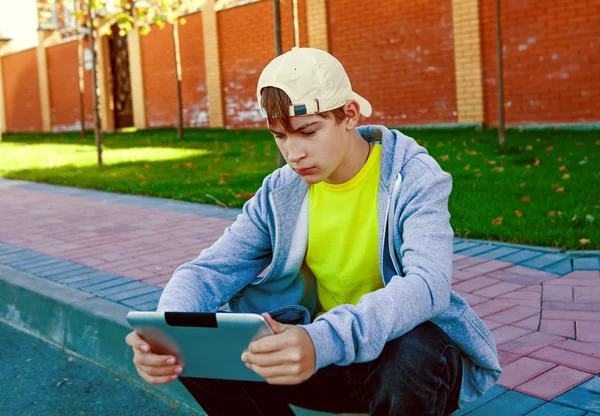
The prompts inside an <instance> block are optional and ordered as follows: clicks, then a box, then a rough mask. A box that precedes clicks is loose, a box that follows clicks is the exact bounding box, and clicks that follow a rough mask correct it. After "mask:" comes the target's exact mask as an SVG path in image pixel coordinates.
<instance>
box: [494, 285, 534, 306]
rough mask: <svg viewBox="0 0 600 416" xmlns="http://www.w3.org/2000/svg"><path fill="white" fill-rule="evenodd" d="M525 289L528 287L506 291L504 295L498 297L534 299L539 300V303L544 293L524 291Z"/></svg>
mask: <svg viewBox="0 0 600 416" xmlns="http://www.w3.org/2000/svg"><path fill="white" fill-rule="evenodd" d="M524 289H527V288H523V289H521V290H515V291H514V292H509V293H505V294H503V295H500V296H498V299H511V300H514V299H518V300H533V301H535V302H537V303H538V304H539V303H540V302H541V300H542V295H541V293H540V292H527V291H524Z"/></svg>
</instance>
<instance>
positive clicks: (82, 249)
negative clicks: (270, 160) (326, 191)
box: [0, 179, 600, 415]
mask: <svg viewBox="0 0 600 416" xmlns="http://www.w3.org/2000/svg"><path fill="white" fill-rule="evenodd" d="M238 213H239V210H234V209H224V208H219V207H214V206H207V205H201V204H192V203H186V202H178V201H170V200H164V199H157V198H149V197H140V196H132V195H119V194H110V193H105V192H98V191H90V190H82V189H75V188H67V187H59V186H52V185H44V184H36V183H30V182H22V181H9V180H3V179H0V218H1V219H2V220H1V221H0V278H2V277H3V276H9V275H11V274H12V276H13V280H14V276H17V275H19V276H21V274H22V275H23V276H32V278H34V279H35V278H39V279H45V280H46V281H48V282H49V283H50V284H51V285H52V286H51V287H52V288H59V290H63V291H67V290H69V291H73V290H76V291H77V293H81V295H82V296H83V295H85V296H87V297H84V298H82V301H81V303H82V304H85V303H86V302H88V303H91V302H100V301H102V302H104V303H102V305H103V306H102V307H101V308H100V309H102V308H108V309H111V308H112V309H114V308H116V306H118V307H123V308H125V309H124V310H127V309H138V310H153V309H155V308H156V305H157V302H158V299H159V297H160V293H161V291H162V288H163V287H164V286H165V285H166V283H167V281H168V280H169V278H170V277H171V275H172V273H173V271H174V269H175V268H176V267H177V266H179V265H180V264H182V263H184V262H186V261H189V260H192V259H193V258H195V257H196V256H197V255H198V254H199V253H200V251H201V250H202V249H204V248H206V247H209V246H210V245H211V244H212V243H213V242H214V241H215V240H216V239H217V238H218V237H219V236H220V235H221V234H222V232H223V230H224V229H225V228H226V227H227V226H228V225H229V224H231V223H232V221H233V220H234V219H235V217H236V216H237V214H238ZM454 248H455V255H454V274H453V288H454V289H455V290H456V291H457V292H458V293H459V294H461V296H463V297H464V298H465V299H467V301H468V302H469V303H470V304H471V305H472V306H473V308H474V310H475V311H476V312H477V314H478V315H479V316H480V317H482V318H483V320H484V323H485V324H486V325H487V326H488V327H489V328H490V329H491V330H492V334H493V335H494V338H495V340H496V343H497V345H498V350H499V354H500V360H501V364H502V366H503V369H504V374H503V376H502V378H501V379H500V382H499V383H498V386H496V387H494V388H493V389H492V390H490V391H489V392H488V393H487V394H486V395H484V396H483V397H481V398H480V399H479V400H478V401H476V402H475V403H472V404H470V405H469V406H468V407H467V408H465V409H462V410H461V412H457V414H469V415H479V414H482V415H484V414H485V415H488V414H500V413H502V414H503V415H524V414H532V415H554V414H557V415H558V414H561V415H583V414H586V412H596V413H599V414H600V378H598V377H597V376H598V374H600V257H599V254H600V253H598V252H563V251H560V250H556V249H548V248H541V247H530V246H518V245H510V244H502V243H490V242H487V241H477V240H464V239H458V238H457V239H456V240H455V246H454ZM2 267H4V268H2ZM23 279H25V277H23ZM38 286H39V285H38ZM44 287H45V286H44ZM49 287H50V286H49ZM60 288H63V289H60ZM0 289H1V288H0ZM65 293H66V292H65ZM69 293H75V292H69ZM3 301H4V299H3ZM0 304H2V302H0ZM110 305H116V306H115V307H114V308H113V307H112V306H110ZM9 306H10V305H9ZM12 308H13V309H14V308H18V306H14V305H13V306H12ZM13 309H10V307H8V309H6V308H5V309H0V318H3V319H5V320H10V319H13V318H14V316H15V311H14V310H13ZM95 313H99V312H98V307H97V306H96V307H95ZM11 317H13V318H11ZM13 321H14V319H13ZM120 347H121V346H114V347H112V348H116V349H118V348H120ZM122 347H124V344H123V346H122ZM121 355H122V354H121ZM530 412H531V413H530Z"/></svg>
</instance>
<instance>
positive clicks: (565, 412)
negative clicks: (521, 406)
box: [527, 403, 585, 416]
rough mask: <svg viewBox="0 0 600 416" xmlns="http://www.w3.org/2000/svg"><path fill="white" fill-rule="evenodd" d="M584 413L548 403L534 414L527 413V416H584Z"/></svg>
mask: <svg viewBox="0 0 600 416" xmlns="http://www.w3.org/2000/svg"><path fill="white" fill-rule="evenodd" d="M584 413H585V412H584V411H583V410H578V409H573V408H571V407H566V406H561V405H558V404H556V403H546V404H545V405H543V406H541V407H538V408H537V409H535V410H534V411H533V412H531V413H527V416H583V414H584Z"/></svg>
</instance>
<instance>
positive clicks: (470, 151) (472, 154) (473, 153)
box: [465, 149, 477, 156]
mask: <svg viewBox="0 0 600 416" xmlns="http://www.w3.org/2000/svg"><path fill="white" fill-rule="evenodd" d="M465 153H466V154H468V155H469V156H477V152H476V151H475V150H469V149H465Z"/></svg>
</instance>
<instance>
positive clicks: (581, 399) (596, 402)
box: [552, 388, 600, 413]
mask: <svg viewBox="0 0 600 416" xmlns="http://www.w3.org/2000/svg"><path fill="white" fill-rule="evenodd" d="M552 402H553V403H557V404H562V405H564V406H569V407H574V408H576V409H581V410H585V411H587V412H594V413H600V394H595V393H592V392H590V391H587V390H583V389H579V388H575V389H573V390H570V391H568V392H566V393H564V394H561V395H560V396H558V397H557V398H555V399H554V400H552Z"/></svg>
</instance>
